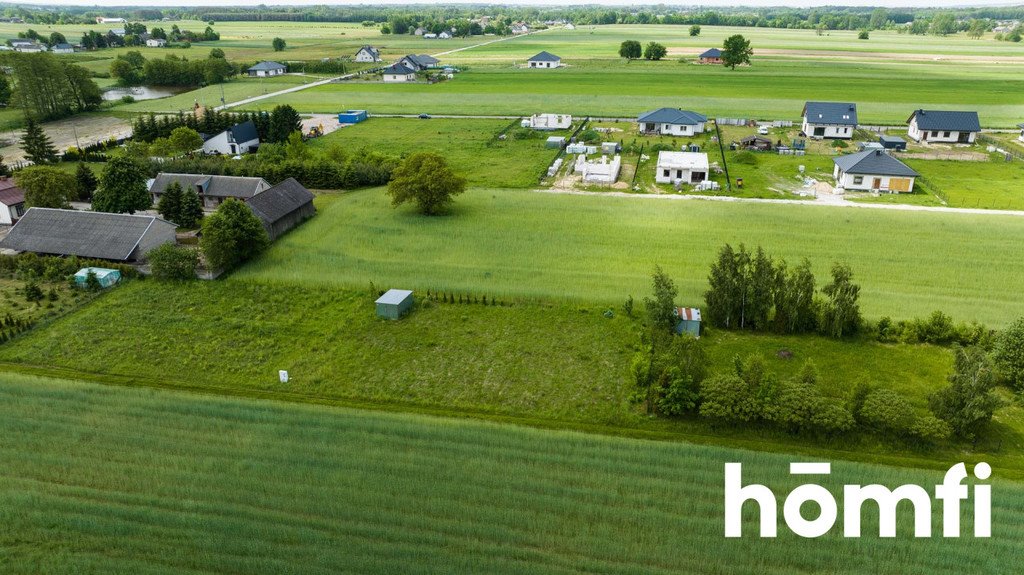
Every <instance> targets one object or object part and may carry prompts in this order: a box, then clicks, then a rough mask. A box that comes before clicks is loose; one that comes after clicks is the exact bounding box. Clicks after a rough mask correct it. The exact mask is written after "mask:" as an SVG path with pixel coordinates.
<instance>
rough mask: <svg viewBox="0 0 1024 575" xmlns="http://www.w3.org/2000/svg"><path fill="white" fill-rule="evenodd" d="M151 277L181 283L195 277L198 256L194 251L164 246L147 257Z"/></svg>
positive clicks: (174, 246) (169, 245) (171, 245)
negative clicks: (151, 273)
mask: <svg viewBox="0 0 1024 575" xmlns="http://www.w3.org/2000/svg"><path fill="white" fill-rule="evenodd" d="M148 258H149V264H150V268H151V270H152V272H153V277H154V278H155V279H158V280H163V281H183V280H191V279H195V277H196V268H197V267H199V254H198V253H196V251H195V250H194V249H190V248H185V247H181V246H176V245H174V244H164V245H162V246H160V247H158V248H156V249H154V250H152V251H151V252H149V255H148Z"/></svg>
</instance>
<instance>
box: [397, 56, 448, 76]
mask: <svg viewBox="0 0 1024 575" xmlns="http://www.w3.org/2000/svg"><path fill="white" fill-rule="evenodd" d="M440 62H441V61H440V60H438V59H437V58H435V57H433V56H428V55H427V54H406V55H405V57H404V58H402V59H401V60H399V61H398V63H399V64H401V65H403V66H405V67H406V68H409V69H412V70H414V71H416V72H422V71H424V70H427V69H430V68H434V67H436V66H437V65H438V64H439V63H440Z"/></svg>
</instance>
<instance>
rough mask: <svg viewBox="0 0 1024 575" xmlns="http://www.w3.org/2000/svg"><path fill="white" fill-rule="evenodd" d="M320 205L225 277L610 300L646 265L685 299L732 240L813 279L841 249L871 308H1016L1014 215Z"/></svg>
mask: <svg viewBox="0 0 1024 575" xmlns="http://www.w3.org/2000/svg"><path fill="white" fill-rule="evenodd" d="M319 202H320V204H319V205H320V215H319V216H318V217H317V218H315V219H314V220H312V221H310V222H309V223H308V224H306V225H305V226H303V227H302V228H300V229H298V230H296V231H295V232H293V233H292V234H289V235H288V236H287V237H285V238H283V239H282V240H281V241H279V242H278V244H277V245H276V246H275V249H274V250H272V251H271V252H270V253H269V254H267V255H266V256H265V257H263V258H261V259H260V260H259V261H258V262H256V263H254V264H253V265H251V266H249V267H247V268H245V269H243V270H241V272H239V274H238V277H240V278H242V279H246V280H253V279H259V280H263V281H271V282H289V283H302V284H306V285H336V286H337V285H340V286H355V287H358V288H360V289H361V288H362V287H364V286H366V285H368V284H369V282H371V281H373V282H376V283H377V285H380V286H389V287H390V286H403V287H408V288H415V289H423V290H426V289H454V290H466V291H472V292H473V293H488V294H499V295H503V296H511V295H514V296H525V297H539V298H543V299H545V300H555V301H560V300H564V299H568V300H583V301H602V302H608V303H609V304H612V305H616V306H617V305H620V304H621V303H622V301H623V300H625V299H626V297H627V296H629V295H631V294H632V295H633V296H634V297H639V296H642V295H643V294H645V293H647V290H648V278H649V276H650V272H651V269H652V268H653V267H654V265H655V264H660V265H662V266H663V267H664V268H665V269H666V270H667V271H668V272H669V273H670V274H671V275H672V276H673V277H674V278H675V279H676V281H677V283H678V284H679V287H680V304H681V305H682V304H686V305H699V304H701V302H702V300H703V296H702V294H703V292H704V290H705V286H706V277H707V272H708V267H709V266H710V264H711V261H712V260H713V259H714V257H715V253H716V252H717V250H718V249H719V248H720V247H721V246H722V245H723V244H724V243H726V242H730V243H732V244H734V245H736V244H739V243H741V242H742V243H746V244H747V245H748V246H752V247H753V246H756V245H762V246H764V247H765V249H767V250H769V251H770V252H772V253H774V254H776V255H777V256H779V257H784V258H786V259H787V260H788V261H789V262H790V263H793V264H795V263H796V262H799V261H800V260H801V259H802V258H804V257H807V258H810V260H811V261H812V263H813V264H814V266H815V271H816V273H817V275H818V279H819V282H820V283H822V284H823V283H824V281H825V278H826V276H827V273H828V269H829V267H830V266H831V265H832V263H833V262H834V261H845V262H848V263H849V264H850V265H851V266H852V268H853V271H854V274H855V279H856V280H857V281H858V282H859V283H860V284H861V286H862V291H861V303H862V309H863V311H864V313H865V314H866V315H867V316H868V317H871V318H876V319H877V318H879V317H881V316H885V315H888V316H892V317H894V318H911V317H921V316H925V315H927V314H929V313H930V312H932V311H933V310H935V309H942V310H945V311H946V312H947V313H948V314H950V315H952V316H953V317H955V318H956V319H957V320H965V321H966V320H971V319H977V320H979V321H982V322H985V323H988V324H989V325H991V326H993V327H999V326H1003V325H1006V324H1007V323H1008V322H1010V321H1011V320H1012V319H1013V318H1014V317H1018V316H1021V315H1024V302H1022V301H1021V299H1020V297H1018V292H1019V289H1018V287H1019V286H1021V285H1024V263H1022V262H1021V260H1020V258H1018V257H1017V253H1016V251H1015V250H1014V249H1012V247H1011V246H1014V245H1016V242H1017V238H1018V237H1019V235H1020V234H1021V232H1022V230H1024V219H1021V218H1018V217H1010V216H985V215H971V214H938V213H922V212H904V211H882V210H867V209H854V208H834V207H825V206H821V207H819V206H805V205H770V204H746V203H744V204H737V203H730V202H709V201H698V200H673V199H669V198H665V197H656V196H647V197H642V196H641V197H628V198H621V197H600V196H577V195H562V194H544V193H538V192H531V191H517V190H489V189H471V190H469V191H468V192H466V194H464V195H463V196H460V197H459V198H458V200H457V201H456V203H455V209H454V213H453V214H452V215H449V216H445V217H437V218H425V217H421V216H419V215H417V214H415V213H414V212H413V211H411V210H410V209H407V208H402V209H397V210H396V209H392V208H391V207H389V206H388V204H387V199H386V197H385V195H384V193H383V191H382V190H380V189H372V190H363V191H358V192H351V193H346V194H343V195H340V196H323V197H321V198H320V200H319ZM981 229H984V230H985V232H984V233H980V232H979V230H981ZM894 246H899V247H898V249H897V248H894ZM951 262H971V264H970V265H952V264H951ZM1015 286H1017V287H1015Z"/></svg>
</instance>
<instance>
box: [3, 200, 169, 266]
mask: <svg viewBox="0 0 1024 575" xmlns="http://www.w3.org/2000/svg"><path fill="white" fill-rule="evenodd" d="M174 232H175V226H174V224H172V223H170V222H167V221H164V220H162V219H160V218H158V217H155V216H143V215H130V214H109V213H106V212H84V211H78V210H58V209H53V208H29V210H28V211H27V212H25V214H24V215H23V216H22V217H21V219H20V220H18V223H16V224H14V227H12V228H11V231H10V232H8V234H7V237H5V238H4V239H3V240H0V248H4V249H9V250H14V251H17V252H33V253H37V254H44V255H56V256H78V257H80V258H95V259H101V260H111V261H117V262H137V261H141V260H144V259H145V257H146V254H148V253H149V252H150V250H152V249H153V248H156V247H157V246H161V245H163V244H169V243H174V242H175V239H176V238H175V233H174Z"/></svg>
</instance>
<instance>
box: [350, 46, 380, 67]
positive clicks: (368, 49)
mask: <svg viewBox="0 0 1024 575" xmlns="http://www.w3.org/2000/svg"><path fill="white" fill-rule="evenodd" d="M352 59H353V60H355V61H356V62H363V63H373V62H380V50H378V49H376V48H374V47H373V46H363V47H362V48H360V49H359V51H358V52H356V55H355V57H354V58H352Z"/></svg>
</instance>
